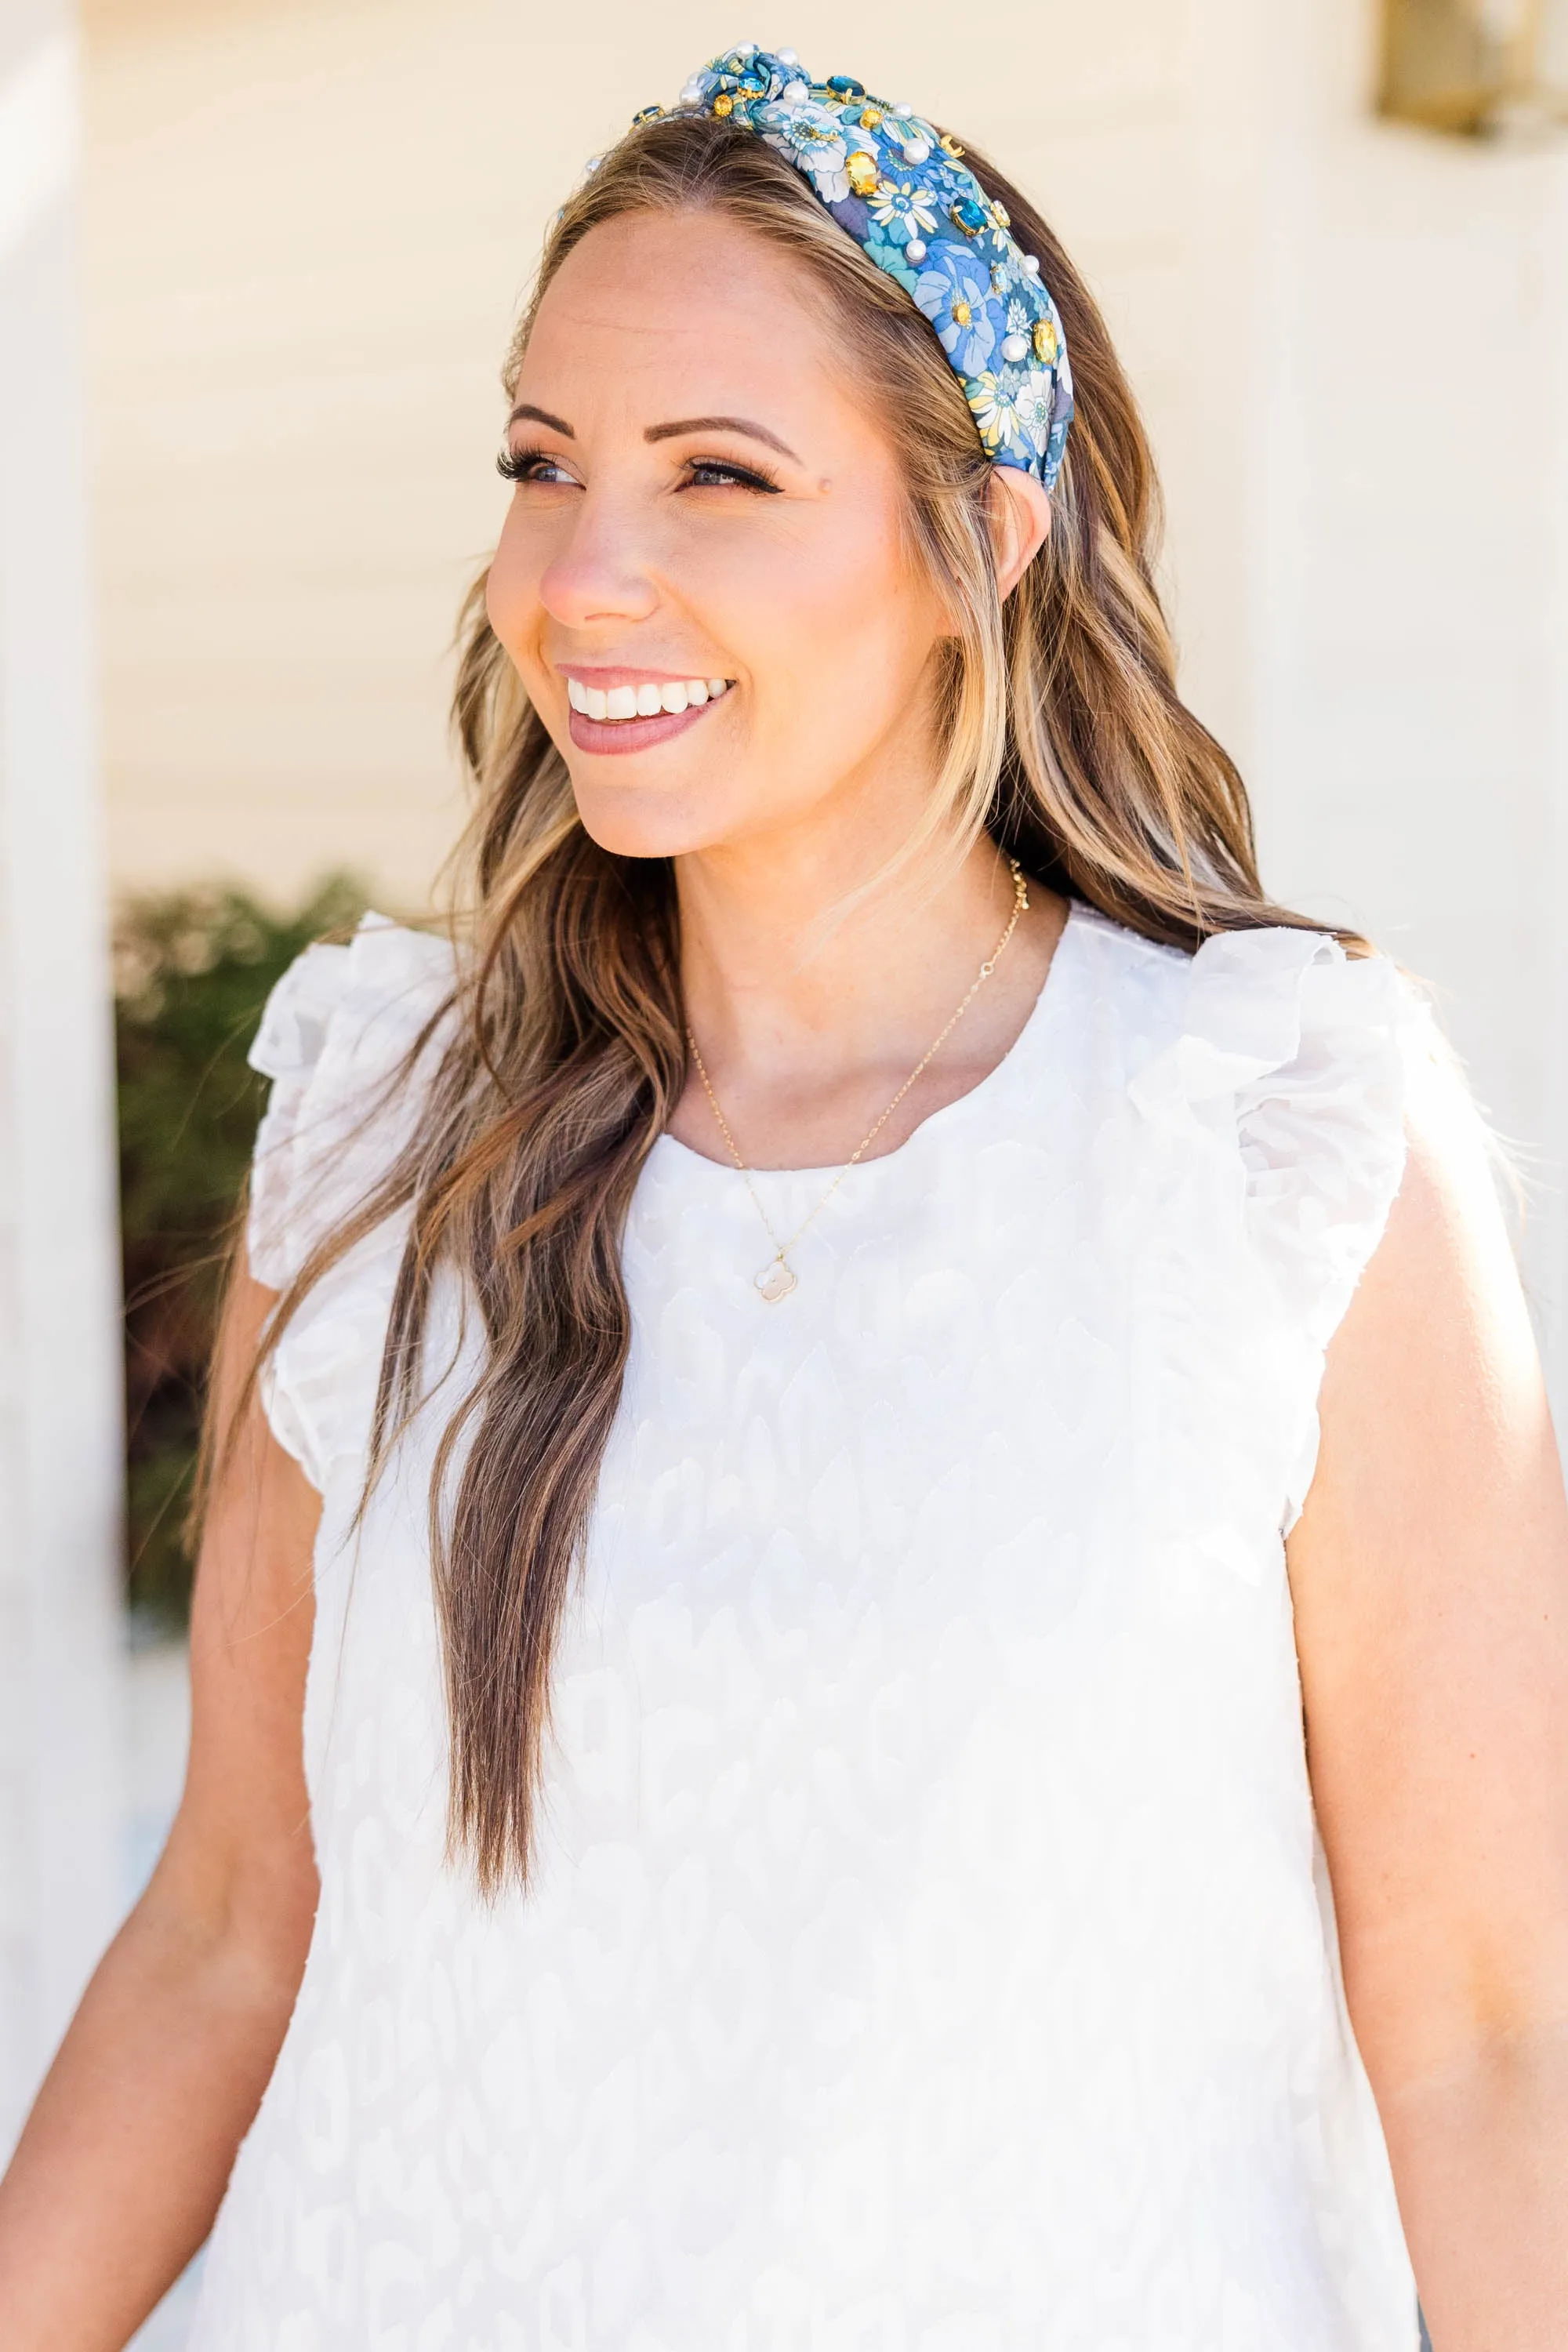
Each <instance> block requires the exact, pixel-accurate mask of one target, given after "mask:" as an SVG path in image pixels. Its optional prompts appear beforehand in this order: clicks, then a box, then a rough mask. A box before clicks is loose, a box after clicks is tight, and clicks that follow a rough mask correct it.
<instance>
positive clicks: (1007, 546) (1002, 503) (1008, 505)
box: [986, 466, 1051, 602]
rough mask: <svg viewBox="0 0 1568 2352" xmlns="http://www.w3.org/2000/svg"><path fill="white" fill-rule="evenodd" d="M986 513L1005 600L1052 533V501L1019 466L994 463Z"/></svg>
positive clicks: (1036, 481)
mask: <svg viewBox="0 0 1568 2352" xmlns="http://www.w3.org/2000/svg"><path fill="white" fill-rule="evenodd" d="M986 516H987V520H988V521H989V522H990V525H991V545H992V549H993V551H994V555H995V559H996V585H997V587H998V588H999V589H1000V590H1001V592H1002V596H1003V600H1004V602H1005V600H1006V599H1007V597H1009V596H1010V595H1011V594H1012V593H1013V591H1014V589H1015V588H1016V586H1017V584H1018V583H1019V581H1020V580H1021V579H1022V577H1023V575H1024V572H1026V569H1027V567H1028V566H1029V564H1030V563H1032V562H1034V559H1035V557H1036V556H1037V555H1038V553H1039V551H1040V550H1041V548H1042V547H1044V545H1045V543H1046V541H1047V539H1049V537H1050V535H1051V502H1050V499H1049V498H1048V497H1047V494H1046V491H1045V488H1044V487H1043V486H1042V484H1041V483H1040V481H1039V479H1038V478H1037V476H1035V475H1034V474H1026V473H1025V472H1024V470H1023V468H1022V467H1020V466H993V467H992V468H991V480H990V483H989V484H988V486H987V488H986Z"/></svg>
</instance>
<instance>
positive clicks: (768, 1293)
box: [752, 1257, 798, 1307]
mask: <svg viewBox="0 0 1568 2352" xmlns="http://www.w3.org/2000/svg"><path fill="white" fill-rule="evenodd" d="M752 1283H753V1284H754V1285H755V1287H756V1291H757V1296H758V1297H760V1298H765V1299H766V1300H767V1302H768V1305H769V1306H770V1307H773V1306H774V1305H776V1304H777V1302H778V1300H779V1299H781V1298H787V1297H789V1295H790V1292H791V1291H792V1290H794V1289H795V1288H796V1287H797V1286H798V1285H797V1282H796V1277H795V1273H794V1270H793V1269H792V1268H791V1267H790V1266H788V1265H785V1263H784V1259H783V1258H782V1257H775V1258H774V1259H773V1261H772V1263H771V1264H770V1265H764V1266H763V1270H762V1272H761V1274H754V1275H753V1276H752Z"/></svg>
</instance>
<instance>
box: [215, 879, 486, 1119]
mask: <svg viewBox="0 0 1568 2352" xmlns="http://www.w3.org/2000/svg"><path fill="white" fill-rule="evenodd" d="M456 980H457V961H456V957H455V955H454V952H453V950H452V947H451V945H450V943H449V942H448V941H447V940H441V939H437V938H435V937H434V936H432V935H431V934H430V933H428V932H426V931H412V930H409V929H405V926H404V925H402V924H401V923H394V922H390V921H388V919H387V918H386V917H385V916H384V915H376V914H368V915H365V916H363V918H362V919H361V921H360V925H359V929H357V930H356V931H355V933H354V935H353V939H352V940H350V941H349V942H348V944H347V945H346V946H342V947H329V946H326V945H318V946H316V947H310V948H307V949H306V950H305V952H304V954H303V955H301V956H298V957H296V959H295V961H293V962H292V963H291V964H290V965H289V969H288V971H286V972H285V973H284V975H283V977H282V979H281V980H280V981H279V982H278V984H277V986H276V987H275V988H274V989H273V991H272V993H271V994H270V996H269V997H268V1000H267V1004H266V1009H265V1010H264V1012H263V1013H262V1015H261V1024H260V1026H259V1028H258V1030H257V1033H256V1039H255V1042H254V1044H253V1045H252V1046H251V1048H250V1056H249V1058H250V1064H251V1066H252V1068H253V1069H257V1070H259V1071H260V1072H261V1074H262V1076H264V1077H268V1078H272V1079H274V1080H284V1081H288V1080H290V1079H298V1078H300V1077H301V1076H310V1075H311V1074H313V1073H314V1072H315V1071H316V1070H317V1069H318V1068H319V1066H320V1065H321V1061H322V1060H323V1059H324V1058H327V1057H328V1056H329V1055H330V1056H331V1057H332V1058H333V1059H334V1060H335V1059H337V1058H338V1057H343V1058H344V1059H345V1060H346V1061H348V1062H351V1063H358V1064H364V1065H366V1066H368V1065H369V1064H370V1063H373V1062H374V1063H376V1064H378V1065H379V1064H385V1063H386V1062H387V1061H388V1059H389V1057H392V1056H395V1055H398V1054H399V1053H402V1052H405V1051H406V1050H407V1048H408V1047H409V1046H410V1045H413V1044H414V1043H415V1042H416V1040H417V1038H418V1036H419V1034H420V1032H421V1031H422V1030H423V1029H424V1027H425V1026H426V1024H427V1023H428V1022H429V1021H430V1020H431V1019H432V1018H433V1017H434V1016H435V1015H436V1014H437V1013H439V1012H440V1010H441V1008H442V1006H443V1004H444V1003H446V1002H447V999H448V998H449V997H450V996H451V994H452V992H453V988H454V986H455V984H456Z"/></svg>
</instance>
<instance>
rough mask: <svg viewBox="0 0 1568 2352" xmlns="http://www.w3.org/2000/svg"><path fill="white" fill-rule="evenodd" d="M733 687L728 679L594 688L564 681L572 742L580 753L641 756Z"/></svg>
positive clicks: (650, 681) (681, 729)
mask: <svg viewBox="0 0 1568 2352" xmlns="http://www.w3.org/2000/svg"><path fill="white" fill-rule="evenodd" d="M733 684H734V680H733V679H732V678H727V677H707V678H703V677H689V678H669V679H662V680H656V679H651V678H649V679H645V680H644V681H642V682H641V683H640V684H638V685H637V686H612V687H607V688H606V687H594V686H588V685H586V684H584V681H583V680H582V679H581V678H576V677H568V678H567V680H566V699H567V702H568V703H569V704H570V706H571V718H570V721H569V726H570V731H571V736H572V740H573V742H574V743H575V744H576V746H577V748H578V750H579V751H610V752H616V751H649V750H651V749H652V747H653V746H654V745H655V744H656V743H667V742H668V741H669V740H670V738H671V737H672V736H675V735H680V734H684V732H685V730H687V728H689V727H693V726H695V725H696V723H697V721H698V720H699V719H700V718H701V717H702V715H703V712H704V711H705V710H707V709H709V708H710V706H711V705H712V704H713V703H715V702H721V701H722V700H723V699H724V698H725V696H726V695H727V694H728V693H729V692H730V690H731V688H732V686H733Z"/></svg>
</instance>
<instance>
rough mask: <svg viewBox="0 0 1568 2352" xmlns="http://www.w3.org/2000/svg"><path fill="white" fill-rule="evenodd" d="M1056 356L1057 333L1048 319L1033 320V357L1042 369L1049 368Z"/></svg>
mask: <svg viewBox="0 0 1568 2352" xmlns="http://www.w3.org/2000/svg"><path fill="white" fill-rule="evenodd" d="M1056 355H1057V331H1056V329H1055V328H1054V327H1053V326H1052V324H1051V322H1050V320H1048V319H1037V320H1035V357H1036V358H1037V360H1038V361H1039V362H1040V365H1041V366H1042V367H1049V366H1050V364H1051V362H1052V361H1053V360H1054V359H1055V358H1056Z"/></svg>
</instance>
